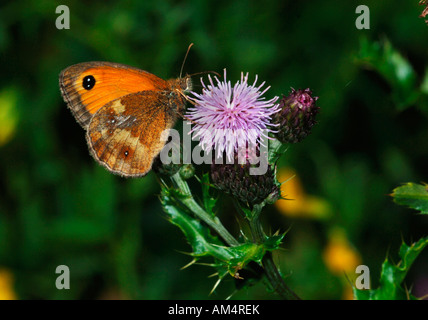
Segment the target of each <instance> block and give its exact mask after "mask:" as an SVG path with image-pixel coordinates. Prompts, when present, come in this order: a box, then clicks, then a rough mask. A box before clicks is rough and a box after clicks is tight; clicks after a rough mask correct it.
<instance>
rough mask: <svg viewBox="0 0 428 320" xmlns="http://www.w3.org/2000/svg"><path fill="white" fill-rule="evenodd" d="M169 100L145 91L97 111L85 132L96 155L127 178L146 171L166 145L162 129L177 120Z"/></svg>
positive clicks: (160, 94)
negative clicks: (171, 110) (170, 107)
mask: <svg viewBox="0 0 428 320" xmlns="http://www.w3.org/2000/svg"><path fill="white" fill-rule="evenodd" d="M177 99H180V97H177ZM169 102H170V99H169V97H168V96H166V95H164V94H162V93H161V92H156V91H143V92H138V93H133V94H129V95H127V96H124V97H121V98H119V99H116V100H113V101H111V102H109V103H108V104H106V105H105V106H104V107H103V108H101V109H100V110H99V111H98V112H97V113H95V115H94V116H93V118H92V120H91V122H90V123H89V126H88V130H87V134H86V138H87V141H88V144H89V146H90V150H91V153H92V155H93V156H94V158H95V159H96V160H97V161H98V162H99V163H101V164H102V165H103V166H105V167H106V168H107V169H108V170H109V171H111V172H113V173H116V174H120V175H123V176H125V177H138V176H144V175H145V174H147V172H149V171H150V169H151V167H152V163H153V160H154V158H155V157H156V156H157V155H158V154H159V152H160V151H161V150H162V148H163V146H164V145H165V142H166V141H165V140H163V139H162V133H163V131H164V130H166V131H168V130H169V129H171V128H172V126H173V125H174V122H175V116H174V115H173V114H171V113H170V112H168V110H167V108H168V107H169ZM141 106H144V108H141Z"/></svg>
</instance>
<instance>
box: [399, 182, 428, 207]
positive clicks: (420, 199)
mask: <svg viewBox="0 0 428 320" xmlns="http://www.w3.org/2000/svg"><path fill="white" fill-rule="evenodd" d="M391 196H392V197H393V198H394V201H395V202H396V203H398V204H401V205H404V206H408V207H410V208H412V209H415V210H418V211H420V213H422V214H428V185H426V184H423V185H422V184H417V183H411V182H409V183H406V184H405V185H403V186H400V187H398V188H395V189H394V191H393V193H392V194H391Z"/></svg>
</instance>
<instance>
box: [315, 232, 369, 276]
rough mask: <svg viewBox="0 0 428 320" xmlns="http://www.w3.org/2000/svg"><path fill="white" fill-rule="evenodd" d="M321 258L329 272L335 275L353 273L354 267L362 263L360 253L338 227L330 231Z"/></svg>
mask: <svg viewBox="0 0 428 320" xmlns="http://www.w3.org/2000/svg"><path fill="white" fill-rule="evenodd" d="M323 259H324V263H325V265H326V266H327V268H328V269H329V270H330V272H331V273H333V274H336V275H343V274H344V273H348V274H349V275H351V276H352V275H355V269H356V268H357V267H358V266H359V265H360V264H361V263H362V261H361V256H360V254H359V253H358V251H357V250H356V249H354V248H353V246H352V245H351V243H350V242H349V240H348V238H347V237H346V233H345V230H343V229H340V228H334V229H333V230H332V231H331V232H330V235H329V241H328V244H327V246H326V247H325V249H324V252H323Z"/></svg>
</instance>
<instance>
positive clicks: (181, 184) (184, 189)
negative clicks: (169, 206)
mask: <svg viewBox="0 0 428 320" xmlns="http://www.w3.org/2000/svg"><path fill="white" fill-rule="evenodd" d="M171 179H172V181H173V182H174V184H175V186H176V187H177V188H178V189H179V190H180V191H181V193H182V194H183V195H184V197H183V198H182V199H180V201H181V202H182V203H183V204H184V205H185V206H186V207H187V208H188V209H189V210H190V211H192V212H193V213H194V214H195V216H197V217H198V218H199V219H201V220H202V221H204V222H205V223H206V224H207V225H208V226H210V227H211V228H213V229H214V230H215V231H216V232H217V233H218V234H219V236H220V237H221V238H222V239H223V240H224V241H225V242H226V243H227V244H228V245H229V246H232V247H233V246H237V245H239V242H238V241H237V240H236V239H235V238H234V237H233V236H232V235H231V234H230V233H229V231H227V230H226V228H225V227H224V226H223V225H222V224H221V222H220V220H219V219H218V218H217V217H213V216H212V215H210V214H209V213H208V212H206V211H205V210H204V209H202V208H201V207H200V206H199V204H198V203H197V202H196V201H195V199H194V198H193V195H192V192H191V191H190V188H189V185H188V184H187V182H186V181H185V180H183V179H182V178H181V176H180V173H179V172H177V173H176V174H174V175H173V176H172V177H171Z"/></svg>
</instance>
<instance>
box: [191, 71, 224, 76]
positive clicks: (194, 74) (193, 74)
mask: <svg viewBox="0 0 428 320" xmlns="http://www.w3.org/2000/svg"><path fill="white" fill-rule="evenodd" d="M207 73H214V74H215V75H216V76H217V77H221V75H220V74H219V73H218V72H215V71H202V72H196V73H192V74H189V77H193V76H197V75H198V74H207Z"/></svg>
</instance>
